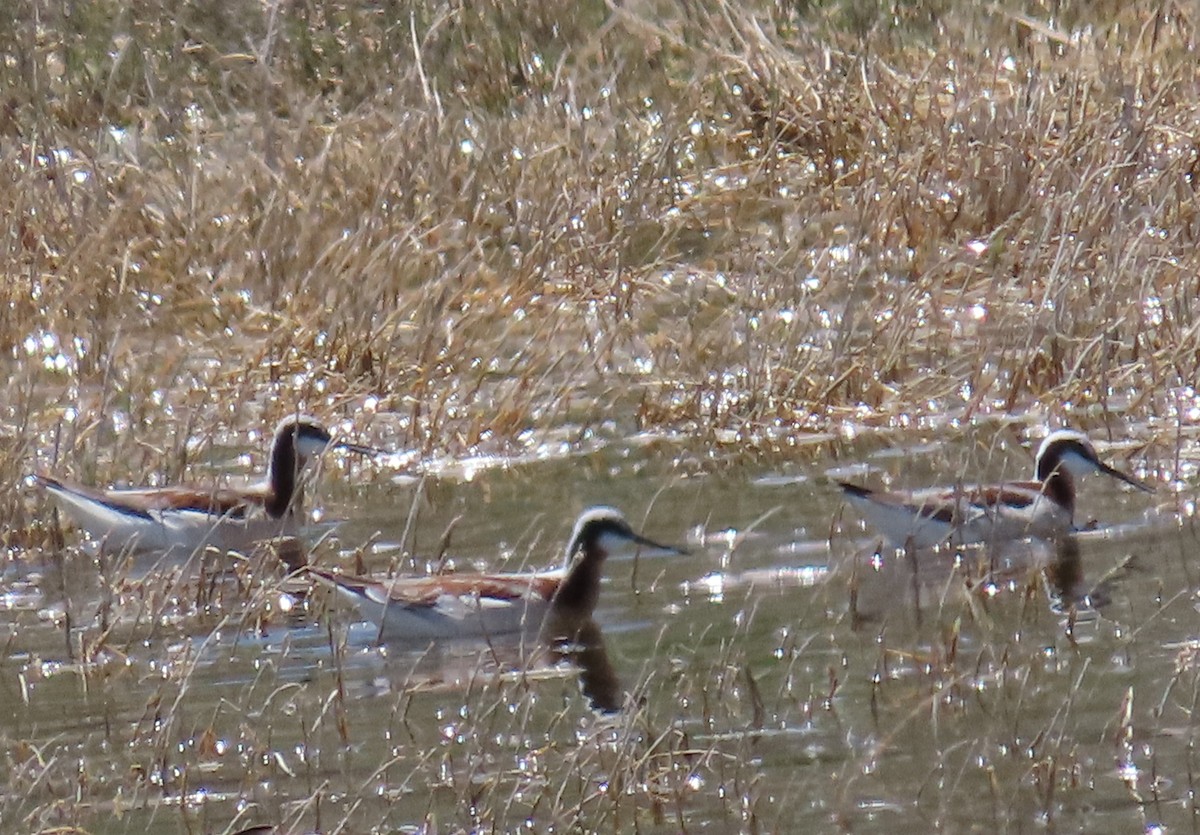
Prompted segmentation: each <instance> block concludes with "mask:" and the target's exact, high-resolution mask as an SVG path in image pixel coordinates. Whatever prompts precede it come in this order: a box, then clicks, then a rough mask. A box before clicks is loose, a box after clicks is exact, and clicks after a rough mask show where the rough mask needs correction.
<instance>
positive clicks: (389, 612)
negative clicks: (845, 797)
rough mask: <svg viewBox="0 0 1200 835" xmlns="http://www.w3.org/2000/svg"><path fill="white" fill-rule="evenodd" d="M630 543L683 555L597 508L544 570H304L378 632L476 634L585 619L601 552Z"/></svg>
mask: <svg viewBox="0 0 1200 835" xmlns="http://www.w3.org/2000/svg"><path fill="white" fill-rule="evenodd" d="M630 544H635V545H644V546H646V547H648V548H654V549H657V550H661V551H669V552H672V553H678V554H683V553H686V552H684V551H682V550H680V549H679V548H673V547H671V546H668V545H660V544H659V543H657V542H654V541H652V540H650V539H647V538H646V537H644V536H642V535H641V534H638V533H635V532H634V530H633V528H631V527H630V526H629V523H628V522H626V521H625V517H624V516H622V515H621V513H620V511H617V510H614V509H613V508H610V507H594V508H591V509H589V510H586V511H584V512H583V513H582V514H581V515H580V517H579V519H578V520H577V521H576V522H575V530H574V532H573V533H572V534H571V539H570V543H569V544H568V545H567V551H566V559H565V560H564V562H563V565H562V566H561V567H559V568H555V569H552V570H549V571H538V572H525V573H520V574H512V573H509V574H444V575H436V576H431V577H394V578H392V579H379V580H376V579H370V578H367V577H354V576H351V575H347V574H340V573H337V572H333V571H328V570H326V569H323V568H317V567H309V568H308V573H309V574H310V575H311V576H312V577H313V578H314V579H316V580H317V581H319V582H320V583H322V584H324V585H327V586H331V587H332V588H334V589H336V590H337V592H338V593H339V595H341V596H342V597H344V598H346V599H347V600H349V601H351V602H353V603H354V604H355V605H356V606H357V607H358V610H359V613H360V614H361V615H362V616H363V617H364V618H365V619H366V620H369V621H371V622H372V623H374V624H375V625H376V626H378V627H379V629H380V637H382V638H393V639H405V638H411V639H422V640H429V639H435V638H461V637H478V636H488V635H500V634H504V633H512V632H524V631H527V630H528V631H535V630H538V629H540V628H541V627H542V625H543V624H544V623H546V622H548V621H549V620H550V619H551V618H558V619H560V620H561V621H564V622H566V621H572V622H576V621H581V620H585V619H587V618H589V617H590V616H591V614H592V611H593V610H594V609H595V608H596V601H597V599H598V598H599V595H600V572H601V568H602V567H603V565H604V560H605V558H606V557H607V556H608V555H609V553H611V552H612V551H614V550H616V549H618V548H621V547H622V546H628V545H630Z"/></svg>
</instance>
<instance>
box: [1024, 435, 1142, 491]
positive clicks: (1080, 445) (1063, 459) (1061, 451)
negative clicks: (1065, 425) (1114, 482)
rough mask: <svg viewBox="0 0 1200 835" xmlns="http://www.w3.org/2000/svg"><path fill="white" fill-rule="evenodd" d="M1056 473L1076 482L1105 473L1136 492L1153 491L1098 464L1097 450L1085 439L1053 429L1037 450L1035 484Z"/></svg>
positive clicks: (1082, 436)
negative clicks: (1133, 488) (1069, 476)
mask: <svg viewBox="0 0 1200 835" xmlns="http://www.w3.org/2000/svg"><path fill="white" fill-rule="evenodd" d="M1057 470H1061V471H1066V472H1067V473H1068V474H1070V475H1071V476H1074V477H1076V478H1078V477H1080V476H1085V475H1087V474H1088V473H1096V472H1099V473H1104V474H1105V475H1109V476H1112V477H1113V478H1116V479H1119V480H1121V481H1123V482H1125V483H1126V484H1129V485H1131V486H1133V487H1136V488H1138V489H1139V490H1144V491H1146V492H1148V493H1150V492H1153V488H1151V487H1149V486H1148V485H1146V484H1144V483H1142V482H1141V481H1138V480H1137V479H1136V478H1134V477H1133V476H1131V475H1127V474H1126V473H1123V472H1121V471H1120V470H1118V469H1116V468H1115V467H1110V466H1109V465H1108V464H1105V463H1104V462H1103V461H1101V460H1100V456H1099V455H1097V454H1096V447H1095V446H1093V444H1092V442H1091V441H1090V440H1088V437H1087V435H1084V434H1083V433H1082V432H1076V431H1075V430H1073V429H1056V430H1055V431H1053V432H1051V433H1050V434H1049V435H1047V436H1046V440H1044V441H1042V445H1041V446H1040V447H1039V448H1038V453H1037V473H1036V475H1037V478H1038V480H1039V481H1045V480H1046V479H1048V478H1049V477H1050V476H1051V475H1052V474H1053V473H1054V472H1055V471H1057Z"/></svg>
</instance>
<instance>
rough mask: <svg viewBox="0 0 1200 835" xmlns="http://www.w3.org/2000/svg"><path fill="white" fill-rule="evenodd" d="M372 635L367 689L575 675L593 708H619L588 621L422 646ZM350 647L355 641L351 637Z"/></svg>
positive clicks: (617, 690) (456, 687)
mask: <svg viewBox="0 0 1200 835" xmlns="http://www.w3.org/2000/svg"><path fill="white" fill-rule="evenodd" d="M363 631H364V632H365V631H366V630H365V629H364V630H363ZM363 637H364V638H365V637H366V636H365V635H364V636H363ZM376 637H377V636H376V634H375V633H374V631H373V630H372V631H371V635H370V636H369V638H367V639H366V640H365V641H364V643H369V644H371V645H378V646H379V647H380V650H381V652H382V661H383V669H382V670H378V669H376V670H375V671H374V672H375V673H377V674H378V673H381V675H372V676H371V677H370V679H369V682H368V685H367V686H368V687H371V688H380V687H383V688H385V689H387V690H391V691H412V692H426V693H429V692H456V691H463V692H469V691H473V690H475V689H477V688H478V687H479V686H480V685H481V684H483V683H486V682H489V681H498V680H501V679H519V680H520V681H523V682H527V683H531V684H532V683H534V682H538V681H543V680H551V679H563V678H565V677H566V676H570V675H577V676H578V678H579V685H580V689H581V691H582V692H583V695H584V697H585V698H586V699H587V700H588V704H589V705H590V706H591V708H592V709H593V710H596V711H598V712H601V713H615V712H617V711H619V710H620V709H621V708H622V706H623V704H624V699H625V692H624V689H623V688H622V686H621V680H620V677H619V676H618V674H617V671H616V669H615V667H614V666H613V663H612V660H611V659H610V657H609V654H608V650H607V648H606V647H605V642H604V634H603V632H602V631H601V629H600V627H599V625H598V624H596V622H595V621H594V620H592V619H591V618H582V619H576V618H571V619H563V620H555V619H551V620H549V621H547V622H546V623H545V624H544V625H543V627H542V628H541V629H540V630H535V631H533V632H532V633H517V634H509V635H495V636H491V637H485V638H455V639H442V640H432V641H424V642H422V641H414V640H411V639H396V638H386V637H385V638H384V640H383V641H382V642H381V643H377V641H376ZM354 643H359V641H358V640H357V639H354ZM371 657H374V658H379V657H380V656H379V655H372V656H371ZM350 666H351V667H353V666H354V662H351V664H350ZM348 683H349V682H348ZM350 686H351V687H353V685H352V684H351V685H350Z"/></svg>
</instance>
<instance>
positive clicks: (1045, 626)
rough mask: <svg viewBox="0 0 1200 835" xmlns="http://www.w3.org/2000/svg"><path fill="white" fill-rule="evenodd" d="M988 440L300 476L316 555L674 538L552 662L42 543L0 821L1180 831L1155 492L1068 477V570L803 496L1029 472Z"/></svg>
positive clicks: (1193, 691) (1186, 674)
mask: <svg viewBox="0 0 1200 835" xmlns="http://www.w3.org/2000/svg"><path fill="white" fill-rule="evenodd" d="M983 449H984V451H983V452H982V453H981V452H980V448H979V447H977V446H974V445H967V444H965V443H962V442H961V441H957V440H955V439H953V438H939V437H932V438H922V439H921V440H920V442H919V443H917V442H915V441H914V442H908V443H905V442H904V441H903V439H899V438H896V437H890V438H886V439H882V438H876V439H872V440H867V441H864V442H859V443H850V442H844V441H834V442H829V443H826V444H825V445H823V446H821V447H820V448H819V449H818V451H817V453H816V455H815V457H814V456H813V455H812V454H811V453H810V454H808V455H806V456H805V458H804V460H803V462H800V461H796V460H789V459H784V458H771V457H764V458H760V459H757V460H754V461H751V462H749V463H745V462H739V463H735V464H729V463H725V462H723V461H722V460H721V458H720V455H719V454H716V453H714V452H713V451H712V450H711V449H710V448H707V447H705V446H703V445H697V444H692V443H687V442H683V441H675V440H670V439H659V440H657V441H653V442H645V441H644V439H639V440H637V441H613V442H612V443H610V444H608V445H599V444H597V445H595V446H594V448H590V449H586V450H580V449H573V450H572V454H569V455H552V456H545V457H540V456H538V455H523V456H520V457H518V458H514V459H510V460H506V459H479V460H476V461H465V462H464V461H460V462H427V467H426V474H425V475H424V477H422V478H416V479H414V478H412V477H409V476H406V475H402V474H400V473H398V472H396V471H394V470H391V469H389V468H388V467H379V468H375V469H367V470H362V471H360V470H359V469H358V467H359V466H360V465H357V464H353V463H350V464H347V462H338V461H330V462H326V469H327V472H326V473H325V475H326V478H324V479H323V481H322V488H321V489H320V490H319V491H318V492H317V496H316V497H315V498H316V500H317V502H318V504H319V507H320V513H321V517H322V524H321V525H319V526H316V527H315V528H314V534H315V535H321V536H323V539H322V541H321V542H320V544H318V545H317V546H316V548H315V549H314V558H316V559H319V560H321V561H322V562H323V563H324V564H340V565H342V566H343V567H344V568H347V569H350V568H353V567H354V563H353V559H352V557H351V554H352V553H353V552H354V551H355V550H358V552H359V559H360V560H361V561H362V562H363V563H364V565H365V566H366V567H367V568H369V569H371V570H377V571H384V570H387V569H388V568H389V566H391V565H393V564H395V565H396V566H398V567H399V568H401V569H402V570H419V571H424V570H428V569H429V567H430V566H431V565H432V564H433V563H435V562H437V561H438V560H439V552H440V550H441V546H442V542H443V535H444V533H445V532H446V531H447V529H448V528H449V530H450V534H449V537H448V547H447V548H446V554H445V557H446V560H447V564H448V566H449V567H450V568H455V569H457V570H473V569H476V568H483V567H487V568H493V569H503V570H520V569H523V568H527V567H529V568H532V567H541V566H545V565H550V564H554V563H556V562H557V561H558V560H559V559H561V549H562V547H563V543H564V540H565V538H566V537H567V535H568V534H569V532H570V527H571V524H572V522H573V520H574V517H575V515H576V514H577V513H578V512H579V511H580V510H582V509H584V508H585V507H588V506H590V505H594V504H609V505H614V506H617V507H619V508H622V509H623V510H624V511H625V512H626V514H627V515H628V516H629V518H630V520H631V521H632V522H633V523H634V525H635V527H639V528H641V529H642V530H643V531H644V532H645V533H646V534H647V535H649V536H651V537H654V538H656V539H658V540H660V541H667V542H676V543H679V544H683V545H686V546H687V547H688V548H689V549H690V551H691V553H690V554H688V555H686V556H676V555H672V556H661V555H639V556H637V557H636V558H635V557H634V556H633V555H626V556H619V557H614V558H613V559H611V560H610V562H609V563H608V566H607V580H606V584H605V586H604V589H603V593H602V598H601V603H600V606H599V609H598V611H597V613H596V618H595V620H596V624H597V626H598V628H599V629H598V634H596V635H593V636H591V640H590V641H589V642H587V644H588V645H587V646H585V647H579V646H576V647H573V648H570V647H568V648H565V649H564V648H562V647H559V648H557V649H555V648H547V647H544V646H541V645H539V643H538V642H537V640H536V639H534V638H524V639H521V638H514V639H511V640H500V639H497V640H494V641H491V642H457V643H450V644H440V645H433V646H430V645H404V644H396V643H390V644H388V645H386V646H384V647H379V646H378V645H377V644H376V642H375V640H374V639H375V634H374V630H372V629H371V628H370V627H367V626H365V625H361V624H354V623H353V613H352V612H349V611H346V610H345V609H343V608H341V607H338V606H336V605H334V606H332V607H331V606H330V605H329V601H328V599H327V598H326V597H325V596H323V595H317V596H313V597H311V598H309V599H306V598H305V597H303V596H302V595H298V594H290V593H288V592H287V591H286V590H283V588H282V587H281V585H280V578H282V576H283V574H284V572H283V571H282V570H281V569H279V568H278V567H277V565H276V564H274V563H273V562H272V561H271V560H269V559H266V558H257V557H256V558H253V559H251V560H250V561H249V562H247V563H244V564H239V565H238V566H237V570H236V571H235V572H234V573H233V574H232V575H231V574H221V572H220V571H218V565H217V564H216V563H213V564H212V565H211V566H209V565H206V566H205V567H204V568H203V569H202V573H200V574H198V573H197V572H198V571H199V570H200V569H196V568H194V567H192V568H189V569H188V570H186V571H180V570H178V569H177V568H171V567H159V568H151V569H149V570H148V571H147V572H146V573H145V574H143V575H140V576H135V575H133V574H121V573H120V572H119V571H118V570H117V569H116V568H113V567H105V569H104V572H103V573H102V571H101V570H100V569H99V568H97V566H96V564H95V561H94V560H93V559H92V558H91V557H90V556H89V553H88V551H87V549H81V548H79V547H78V539H79V538H78V536H77V535H76V534H75V533H73V532H70V531H68V533H67V547H66V548H65V549H64V551H63V552H62V553H34V554H28V555H27V556H26V558H25V559H24V560H22V561H20V563H19V564H14V565H12V566H10V568H9V570H8V574H9V576H8V577H7V578H6V580H7V582H6V585H5V589H6V591H7V595H6V597H5V598H4V604H5V609H4V615H3V617H4V625H3V631H2V632H0V638H2V639H3V641H4V644H5V654H4V657H3V662H2V664H0V687H3V690H4V692H5V694H6V698H7V701H8V703H9V704H10V705H11V709H10V710H9V711H6V712H5V714H4V718H3V720H0V721H2V724H0V735H2V736H3V739H4V741H5V745H6V749H7V752H8V760H9V773H10V779H9V781H8V785H9V793H8V794H7V795H6V796H5V797H4V798H2V799H0V820H2V822H3V828H4V829H5V830H6V831H37V830H38V829H39V828H42V827H49V826H52V825H62V824H66V823H78V824H80V825H85V826H86V827H87V829H88V831H90V832H94V833H101V832H105V833H107V832H143V831H181V832H184V831H186V832H233V831H237V830H238V829H239V828H242V827H246V826H250V825H251V824H256V823H274V824H277V825H280V826H281V827H282V831H294V832H307V831H313V830H319V831H329V832H333V831H355V832H365V831H422V830H428V831H433V830H434V829H435V828H437V829H449V830H452V829H458V828H464V829H484V828H487V829H492V828H495V829H497V830H501V831H514V830H523V829H528V830H529V831H545V830H548V829H551V828H554V829H564V828H570V827H572V826H574V825H576V822H579V823H581V824H582V825H583V826H585V828H588V829H598V830H606V831H607V830H613V831H617V830H619V831H629V830H631V829H633V828H634V827H635V826H636V827H637V828H638V829H640V830H642V831H662V832H675V831H680V830H682V829H687V830H689V831H690V830H693V829H698V830H716V831H760V832H767V831H832V830H836V829H839V828H844V829H846V830H849V831H854V832H883V831H887V832H891V833H896V832H914V833H915V832H928V831H930V830H933V829H938V828H940V829H943V830H945V831H956V832H959V831H979V830H992V829H997V828H998V829H1001V830H1004V831H1030V830H1034V829H1039V830H1041V829H1045V830H1048V831H1060V830H1061V831H1131V830H1133V829H1135V828H1140V829H1142V830H1146V831H1149V830H1151V829H1152V828H1153V827H1155V826H1163V827H1166V828H1168V829H1183V828H1193V821H1194V814H1195V810H1194V807H1193V800H1192V798H1193V797H1194V791H1193V786H1192V783H1191V777H1190V775H1191V774H1192V773H1193V771H1194V770H1195V769H1194V763H1193V762H1192V758H1193V753H1192V750H1193V742H1194V740H1195V729H1194V725H1193V720H1192V716H1193V714H1194V709H1195V707H1196V703H1197V692H1198V689H1197V688H1198V686H1200V677H1198V676H1197V674H1196V663H1195V658H1196V655H1197V648H1198V647H1200V643H1197V642H1196V637H1197V636H1196V626H1195V624H1196V614H1195V611H1196V596H1195V593H1196V589H1197V573H1198V572H1197V571H1196V570H1195V569H1194V567H1193V566H1192V561H1191V555H1192V554H1193V553H1194V552H1195V545H1196V532H1195V529H1194V526H1193V525H1192V522H1191V519H1190V518H1188V517H1187V516H1186V515H1185V514H1184V515H1181V513H1180V512H1179V510H1178V509H1177V505H1176V499H1175V497H1174V496H1173V495H1172V494H1171V493H1170V492H1169V491H1164V490H1160V491H1159V492H1158V493H1157V494H1156V495H1154V496H1145V495H1142V494H1137V493H1134V492H1132V491H1129V490H1128V489H1126V488H1124V487H1122V486H1121V485H1119V484H1117V483H1116V482H1113V481H1109V480H1106V479H1104V478H1102V477H1093V478H1090V479H1088V480H1087V482H1086V483H1085V486H1084V487H1083V489H1082V491H1081V497H1080V514H1079V515H1080V521H1082V522H1087V521H1090V520H1091V519H1096V520H1099V522H1098V523H1097V525H1096V526H1095V529H1094V530H1090V531H1089V532H1087V533H1086V534H1084V535H1081V536H1080V537H1079V539H1078V542H1077V553H1076V552H1064V553H1056V552H1054V551H1052V550H1050V549H1046V548H1037V547H1032V546H1023V547H1017V548H1012V549H1006V550H1005V551H1003V552H991V553H989V552H984V551H978V550H977V551H967V552H964V553H962V554H954V553H948V552H947V553H930V554H921V555H917V556H916V557H915V558H913V557H911V556H905V555H903V554H897V553H894V552H891V551H888V550H886V549H885V550H883V551H881V552H879V553H877V552H876V547H875V546H876V540H875V538H874V537H873V536H872V535H871V533H870V531H869V530H868V529H866V528H864V526H863V525H862V524H861V523H860V521H859V520H858V518H857V517H856V516H855V514H854V513H853V511H852V509H850V508H846V507H843V504H842V502H841V501H840V499H839V497H838V495H837V494H836V492H835V491H834V490H833V489H832V488H831V487H830V486H829V484H828V481H827V478H826V477H827V476H828V475H829V474H834V475H837V476H839V477H843V476H845V477H853V478H855V479H858V480H861V481H863V482H865V483H873V484H882V483H885V482H886V483H890V484H893V485H895V486H921V485H925V484H928V483H931V482H934V481H937V480H939V478H938V477H939V475H940V476H942V480H953V478H954V477H955V476H957V475H958V474H960V473H964V472H967V471H968V469H967V468H968V467H969V468H972V469H973V470H977V471H978V474H979V476H980V477H982V478H998V477H1017V476H1021V475H1024V473H1025V471H1026V470H1027V469H1028V468H1029V453H1028V452H1027V451H1025V450H1024V449H1022V448H1021V447H1020V446H1019V445H1018V444H1016V443H1012V442H1008V441H1001V442H997V443H996V444H992V445H990V446H988V447H985V448H983ZM1114 455H1117V451H1113V452H1112V453H1111V454H1110V455H1108V457H1109V458H1113V456H1114ZM1113 460H1115V461H1116V462H1117V463H1119V464H1121V465H1122V466H1125V465H1126V464H1129V465H1130V466H1134V467H1140V466H1141V465H1142V464H1144V463H1145V462H1143V461H1141V459H1139V458H1133V459H1130V460H1125V459H1121V458H1117V459H1113ZM1151 463H1154V462H1151ZM347 466H349V467H353V468H354V469H353V470H351V471H349V472H347V470H346V467H347ZM947 474H949V479H947V478H946V476H947ZM359 479H361V483H358V481H359ZM1181 506H1183V505H1181ZM1183 507H1184V510H1186V506H1183ZM1181 519H1182V520H1183V521H1182V522H1181V521H1180V520H1181ZM333 520H341V521H340V524H337V525H334V524H332V521H333ZM455 520H457V521H455ZM406 532H407V539H406ZM413 554H415V555H416V557H415V558H414V557H413ZM103 576H106V577H107V578H108V579H107V580H103V579H102V577H103ZM295 588H296V584H294V583H291V584H289V585H287V586H286V589H290V590H294V589H295ZM68 616H69V620H70V622H69V623H68V622H67V620H68ZM105 629H107V632H105V631H104V630H105ZM68 641H69V642H70V646H71V650H70V651H68ZM85 653H86V654H87V655H88V656H89V657H90V661H89V662H88V663H82V662H81V661H80V658H81V657H82V656H83V655H84V654H85ZM581 669H582V673H581ZM605 688H607V695H603V694H601V695H599V696H598V695H597V692H599V691H602V690H605ZM614 694H615V695H614ZM605 708H609V709H605ZM612 708H616V709H612Z"/></svg>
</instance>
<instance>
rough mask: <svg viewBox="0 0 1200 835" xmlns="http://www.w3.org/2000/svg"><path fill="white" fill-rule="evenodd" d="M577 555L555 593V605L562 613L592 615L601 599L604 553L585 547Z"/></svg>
mask: <svg viewBox="0 0 1200 835" xmlns="http://www.w3.org/2000/svg"><path fill="white" fill-rule="evenodd" d="M575 554H576V556H575V557H574V560H573V562H571V563H570V564H569V565H568V566H567V576H566V577H564V578H563V581H562V583H561V584H560V585H559V587H558V590H557V591H556V592H555V593H554V605H555V607H556V608H558V609H559V610H560V611H570V612H572V613H576V614H581V615H590V614H591V613H592V611H593V610H594V609H595V608H596V602H597V601H598V600H599V598H600V566H601V564H602V563H603V562H604V552H603V551H601V550H600V549H599V548H597V547H596V546H587V545H585V546H584V547H583V548H582V549H580V550H577V551H576V552H575Z"/></svg>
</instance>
